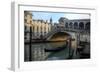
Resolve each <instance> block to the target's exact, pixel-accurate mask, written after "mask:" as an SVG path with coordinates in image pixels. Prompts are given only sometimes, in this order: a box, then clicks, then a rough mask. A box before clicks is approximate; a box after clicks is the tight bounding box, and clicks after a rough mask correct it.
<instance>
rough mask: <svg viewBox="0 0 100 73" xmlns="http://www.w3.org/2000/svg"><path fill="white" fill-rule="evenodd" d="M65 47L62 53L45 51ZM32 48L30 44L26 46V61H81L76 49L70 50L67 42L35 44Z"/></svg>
mask: <svg viewBox="0 0 100 73" xmlns="http://www.w3.org/2000/svg"><path fill="white" fill-rule="evenodd" d="M63 45H64V46H66V47H65V48H62V49H61V50H60V51H45V49H55V48H58V47H61V46H63ZM31 46H32V48H31V49H30V45H29V44H25V46H24V47H25V49H24V61H45V60H65V59H80V54H79V53H78V52H77V51H76V49H74V48H73V49H72V48H69V47H68V45H67V44H66V42H50V43H33V44H32V45H31Z"/></svg>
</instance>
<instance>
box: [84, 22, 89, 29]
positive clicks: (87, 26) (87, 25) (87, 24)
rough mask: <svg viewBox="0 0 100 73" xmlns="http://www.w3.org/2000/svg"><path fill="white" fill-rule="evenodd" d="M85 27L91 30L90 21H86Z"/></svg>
mask: <svg viewBox="0 0 100 73" xmlns="http://www.w3.org/2000/svg"><path fill="white" fill-rule="evenodd" d="M85 29H86V30H90V22H87V23H86V25H85Z"/></svg>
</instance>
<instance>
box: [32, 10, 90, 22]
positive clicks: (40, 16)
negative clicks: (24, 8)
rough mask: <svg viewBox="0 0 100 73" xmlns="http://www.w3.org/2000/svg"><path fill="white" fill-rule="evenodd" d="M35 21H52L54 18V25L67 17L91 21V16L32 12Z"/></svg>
mask: <svg viewBox="0 0 100 73" xmlns="http://www.w3.org/2000/svg"><path fill="white" fill-rule="evenodd" d="M32 15H33V17H32V18H33V19H36V20H38V19H40V20H45V21H46V20H48V21H49V20H50V18H52V21H53V23H58V20H59V18H60V17H65V18H67V19H90V15H89V14H77V13H61V12H60V13H57V12H36V11H33V12H32Z"/></svg>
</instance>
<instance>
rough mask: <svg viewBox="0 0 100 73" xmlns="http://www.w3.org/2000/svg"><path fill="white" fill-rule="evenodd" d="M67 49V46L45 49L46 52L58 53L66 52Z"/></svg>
mask: <svg viewBox="0 0 100 73" xmlns="http://www.w3.org/2000/svg"><path fill="white" fill-rule="evenodd" d="M66 47H67V45H64V46H61V47H57V48H45V49H44V50H45V52H58V51H61V50H64V49H65V48H66Z"/></svg>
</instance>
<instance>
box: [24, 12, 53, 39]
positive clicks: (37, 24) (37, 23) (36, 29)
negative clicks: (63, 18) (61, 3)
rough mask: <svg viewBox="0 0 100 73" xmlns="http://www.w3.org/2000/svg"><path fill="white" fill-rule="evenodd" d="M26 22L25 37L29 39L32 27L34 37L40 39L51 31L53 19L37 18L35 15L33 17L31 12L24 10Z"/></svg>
mask: <svg viewBox="0 0 100 73" xmlns="http://www.w3.org/2000/svg"><path fill="white" fill-rule="evenodd" d="M24 24H25V32H26V34H25V38H26V39H27V40H28V39H29V33H28V32H30V27H31V29H32V39H40V38H42V37H43V36H45V35H46V34H47V33H48V32H50V31H51V26H52V19H50V21H49V22H48V21H44V20H38V19H37V20H36V19H34V16H33V18H32V13H31V12H27V11H25V12H24Z"/></svg>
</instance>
